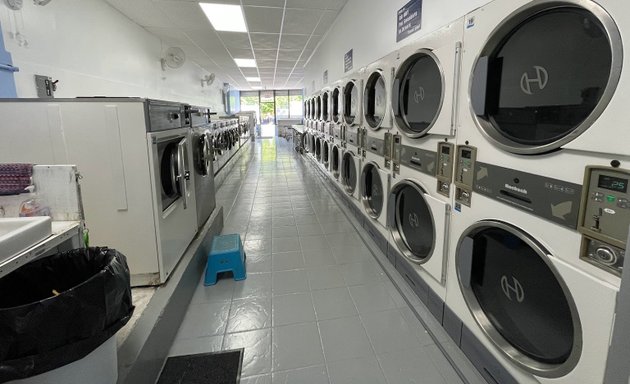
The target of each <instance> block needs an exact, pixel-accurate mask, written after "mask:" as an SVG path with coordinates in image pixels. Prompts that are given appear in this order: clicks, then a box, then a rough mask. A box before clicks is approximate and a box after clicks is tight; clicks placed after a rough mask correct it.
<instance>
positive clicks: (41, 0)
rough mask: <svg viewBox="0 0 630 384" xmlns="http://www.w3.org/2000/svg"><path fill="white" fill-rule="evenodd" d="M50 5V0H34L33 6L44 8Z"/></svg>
mask: <svg viewBox="0 0 630 384" xmlns="http://www.w3.org/2000/svg"><path fill="white" fill-rule="evenodd" d="M48 3H50V0H33V4H35V5H41V6H44V5H46V4H48Z"/></svg>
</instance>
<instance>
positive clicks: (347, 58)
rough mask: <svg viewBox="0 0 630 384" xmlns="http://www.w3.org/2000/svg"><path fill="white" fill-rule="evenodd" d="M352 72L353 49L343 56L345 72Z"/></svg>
mask: <svg viewBox="0 0 630 384" xmlns="http://www.w3.org/2000/svg"><path fill="white" fill-rule="evenodd" d="M351 70H352V49H351V50H349V51H348V52H346V54H345V55H343V71H344V72H348V71H351Z"/></svg>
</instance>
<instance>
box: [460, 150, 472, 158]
mask: <svg viewBox="0 0 630 384" xmlns="http://www.w3.org/2000/svg"><path fill="white" fill-rule="evenodd" d="M470 154H471V152H470V151H462V157H463V158H464V159H470Z"/></svg>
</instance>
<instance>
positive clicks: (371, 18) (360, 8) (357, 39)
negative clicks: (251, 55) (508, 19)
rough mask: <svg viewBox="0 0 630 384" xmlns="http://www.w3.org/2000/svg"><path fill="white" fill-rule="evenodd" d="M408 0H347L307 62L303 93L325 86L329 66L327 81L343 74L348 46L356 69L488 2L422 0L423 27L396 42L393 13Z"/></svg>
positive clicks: (478, 0)
mask: <svg viewBox="0 0 630 384" xmlns="http://www.w3.org/2000/svg"><path fill="white" fill-rule="evenodd" d="M408 1H409V0H349V1H348V3H346V5H345V7H344V8H343V9H342V10H341V12H340V14H339V15H338V16H337V19H336V20H335V22H334V24H333V26H332V27H331V29H330V31H329V32H328V34H327V35H326V36H325V38H324V39H323V40H322V42H321V44H320V46H319V48H318V49H317V50H316V51H315V53H314V55H313V57H312V59H311V61H310V62H309V63H308V65H307V66H306V71H305V77H304V87H305V95H310V94H311V93H313V92H315V91H317V90H319V89H321V88H322V87H323V86H324V83H323V73H324V71H325V70H328V84H331V83H333V82H334V81H336V80H338V79H341V78H342V77H343V76H344V72H343V56H344V54H345V53H346V52H348V51H349V50H350V49H352V50H353V70H356V69H359V68H361V67H363V66H366V65H368V64H370V63H371V62H373V61H376V60H377V59H379V58H381V57H383V56H385V55H387V54H388V53H390V52H392V51H394V50H396V49H398V48H400V47H402V46H404V45H407V44H409V43H411V42H412V41H413V40H415V39H418V38H419V37H421V36H423V35H425V34H427V33H430V32H433V31H435V30H436V29H438V28H439V27H441V26H443V25H446V24H448V23H449V22H451V21H453V20H455V19H457V18H459V17H463V16H464V15H466V14H467V13H469V12H470V11H472V10H474V9H476V8H478V7H480V6H482V5H484V4H486V3H488V2H489V0H448V1H445V0H423V2H422V28H421V29H420V30H419V31H418V32H416V33H414V34H413V35H411V36H409V37H407V38H406V39H404V40H402V41H400V42H399V43H396V13H397V12H398V10H399V9H400V8H401V7H402V6H403V5H405V4H406V3H407V2H408ZM313 82H314V86H313Z"/></svg>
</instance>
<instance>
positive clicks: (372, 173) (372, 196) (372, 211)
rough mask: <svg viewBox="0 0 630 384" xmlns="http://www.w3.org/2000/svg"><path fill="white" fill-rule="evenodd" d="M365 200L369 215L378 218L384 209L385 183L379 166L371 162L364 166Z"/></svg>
mask: <svg viewBox="0 0 630 384" xmlns="http://www.w3.org/2000/svg"><path fill="white" fill-rule="evenodd" d="M362 180H363V196H362V197H363V202H364V204H365V208H366V211H367V213H368V215H370V217H372V218H378V217H379V216H380V215H381V212H382V211H383V201H384V196H383V193H384V191H383V183H382V181H381V175H380V174H379V173H378V167H376V166H375V165H374V164H372V163H370V164H368V165H366V166H365V168H363V178H362Z"/></svg>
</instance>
